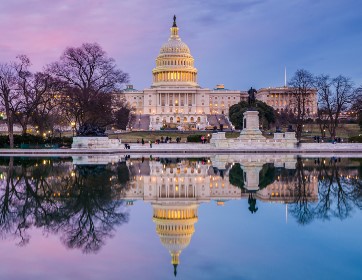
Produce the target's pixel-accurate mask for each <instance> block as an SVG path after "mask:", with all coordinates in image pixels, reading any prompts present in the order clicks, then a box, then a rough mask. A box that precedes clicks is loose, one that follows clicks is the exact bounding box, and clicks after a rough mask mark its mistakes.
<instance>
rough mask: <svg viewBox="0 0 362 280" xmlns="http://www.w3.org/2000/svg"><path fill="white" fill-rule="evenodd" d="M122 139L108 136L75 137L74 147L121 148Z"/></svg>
mask: <svg viewBox="0 0 362 280" xmlns="http://www.w3.org/2000/svg"><path fill="white" fill-rule="evenodd" d="M120 148H121V140H120V139H109V138H108V137H96V136H95V137H73V143H72V149H90V150H93V149H120Z"/></svg>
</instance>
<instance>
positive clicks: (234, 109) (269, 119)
mask: <svg viewBox="0 0 362 280" xmlns="http://www.w3.org/2000/svg"><path fill="white" fill-rule="evenodd" d="M248 108H249V104H248V103H247V102H245V101H241V102H239V103H238V104H235V105H233V106H231V107H230V109H229V118H230V121H231V123H232V124H233V125H234V126H235V128H236V129H242V128H243V116H244V113H245V112H246V111H247V110H248ZM255 109H256V110H257V111H258V112H259V120H260V124H262V125H263V127H267V128H268V129H269V128H270V125H271V124H272V123H274V122H275V111H274V109H273V107H271V106H269V105H267V104H266V103H264V102H262V101H260V100H257V101H256V107H255Z"/></svg>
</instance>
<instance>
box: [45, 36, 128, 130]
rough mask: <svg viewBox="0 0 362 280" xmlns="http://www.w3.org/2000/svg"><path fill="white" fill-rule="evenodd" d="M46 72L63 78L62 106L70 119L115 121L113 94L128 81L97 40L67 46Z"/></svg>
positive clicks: (101, 123)
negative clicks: (77, 45)
mask: <svg viewBox="0 0 362 280" xmlns="http://www.w3.org/2000/svg"><path fill="white" fill-rule="evenodd" d="M47 72H48V73H50V74H51V75H52V76H53V77H54V78H56V79H59V80H60V81H62V82H63V90H62V91H60V93H61V98H60V101H61V106H62V108H63V111H64V114H65V115H66V116H67V118H68V121H69V123H70V122H71V121H75V122H76V123H77V125H78V126H81V125H83V124H85V123H90V124H93V125H99V126H104V125H107V124H110V123H112V122H113V118H112V96H111V94H112V93H113V92H116V91H118V90H120V89H121V88H122V85H123V84H124V83H126V82H127V81H128V74H127V73H124V72H122V71H121V70H119V69H117V67H116V65H115V62H114V59H113V58H110V57H108V56H107V54H106V53H105V51H104V50H103V49H102V48H101V47H100V46H99V45H98V44H91V43H84V44H83V45H82V46H80V47H77V48H74V47H69V48H67V49H66V50H65V51H64V53H63V54H62V56H61V57H60V60H59V61H57V62H54V63H52V64H50V65H49V66H48V67H47Z"/></svg>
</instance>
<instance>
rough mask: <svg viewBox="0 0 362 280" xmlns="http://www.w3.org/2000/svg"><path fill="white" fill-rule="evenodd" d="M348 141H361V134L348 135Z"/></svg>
mask: <svg viewBox="0 0 362 280" xmlns="http://www.w3.org/2000/svg"><path fill="white" fill-rule="evenodd" d="M349 142H354V143H362V135H358V136H352V137H349Z"/></svg>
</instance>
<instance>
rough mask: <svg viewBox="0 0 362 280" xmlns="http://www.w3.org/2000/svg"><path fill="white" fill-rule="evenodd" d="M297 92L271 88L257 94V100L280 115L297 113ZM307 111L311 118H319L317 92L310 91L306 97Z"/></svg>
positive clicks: (288, 88)
mask: <svg viewBox="0 0 362 280" xmlns="http://www.w3.org/2000/svg"><path fill="white" fill-rule="evenodd" d="M295 94H296V93H295V90H294V89H293V88H291V87H288V86H284V87H269V88H261V89H259V90H258V92H257V94H256V98H257V99H258V100H260V101H263V102H264V103H266V104H268V105H269V106H271V107H273V108H274V109H275V110H276V111H277V112H278V113H282V112H291V113H294V112H296V107H297V104H296V103H297V101H296V97H295ZM305 101H306V102H305V103H306V104H305V109H306V111H307V115H308V116H310V118H313V119H314V118H315V117H316V116H317V108H318V107H317V106H318V103H317V90H316V89H310V90H309V91H308V93H307V95H306V97H305Z"/></svg>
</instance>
